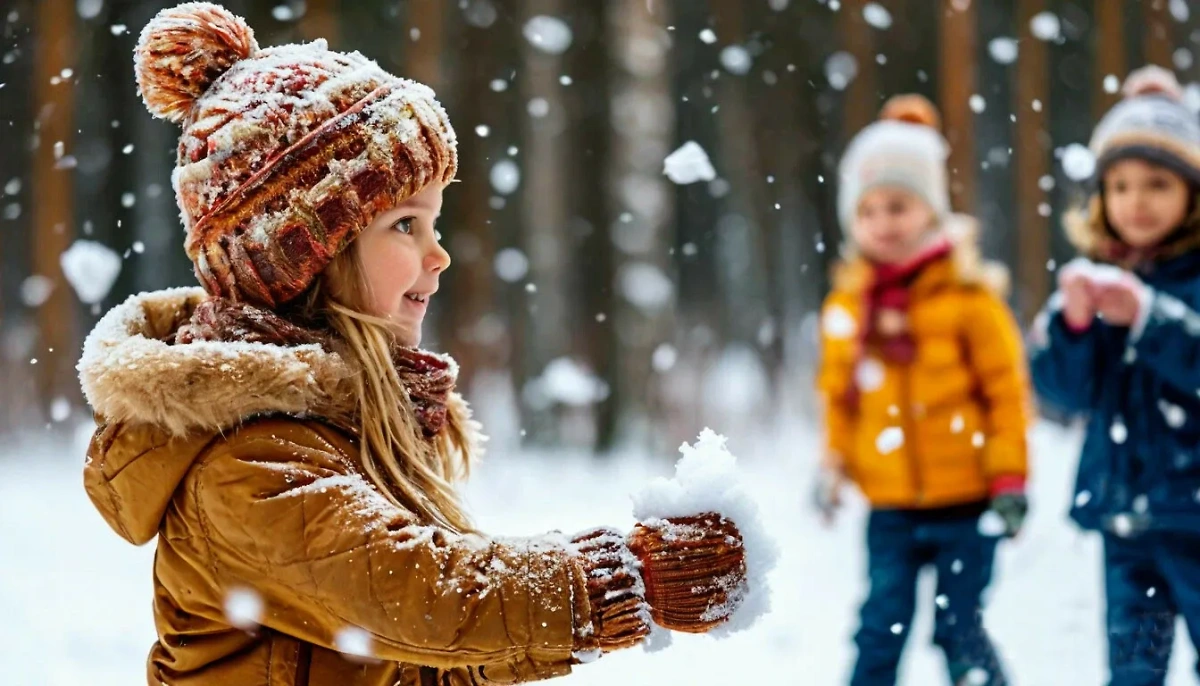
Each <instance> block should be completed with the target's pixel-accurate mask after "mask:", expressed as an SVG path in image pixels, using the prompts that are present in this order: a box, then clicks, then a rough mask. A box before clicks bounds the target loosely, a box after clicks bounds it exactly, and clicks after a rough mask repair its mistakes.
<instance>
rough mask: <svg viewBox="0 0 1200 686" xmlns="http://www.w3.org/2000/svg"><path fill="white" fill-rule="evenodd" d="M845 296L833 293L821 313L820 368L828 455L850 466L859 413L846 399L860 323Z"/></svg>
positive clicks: (851, 381)
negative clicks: (857, 414)
mask: <svg viewBox="0 0 1200 686" xmlns="http://www.w3.org/2000/svg"><path fill="white" fill-rule="evenodd" d="M846 300H847V299H846V298H844V297H843V296H841V294H836V293H835V294H833V295H831V296H830V297H829V299H828V300H827V301H826V302H825V306H824V308H823V309H822V312H821V361H820V367H819V368H818V370H817V392H818V394H819V396H820V400H821V404H822V410H823V413H824V414H823V418H824V428H825V448H826V450H827V454H828V458H829V459H831V460H833V461H834V462H840V464H836V465H831V466H837V467H845V468H850V467H851V466H852V463H853V461H854V439H855V426H856V424H857V418H856V412H855V410H854V408H853V407H851V406H850V404H849V403H848V402H847V400H846V399H847V397H848V396H849V395H850V390H851V388H852V386H853V384H854V361H855V349H856V346H857V345H858V331H857V329H858V325H857V323H856V322H855V319H854V315H853V313H852V310H851V309H850V308H849V307H848V302H846Z"/></svg>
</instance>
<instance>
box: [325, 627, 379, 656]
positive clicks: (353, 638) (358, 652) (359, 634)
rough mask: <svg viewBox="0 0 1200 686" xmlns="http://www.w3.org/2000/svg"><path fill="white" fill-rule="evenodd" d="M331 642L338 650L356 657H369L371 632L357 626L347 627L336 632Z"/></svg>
mask: <svg viewBox="0 0 1200 686" xmlns="http://www.w3.org/2000/svg"><path fill="white" fill-rule="evenodd" d="M333 644H334V646H335V647H336V648H337V649H338V652H340V653H343V654H345V655H353V656H356V657H371V634H369V633H367V632H366V631H364V630H362V629H359V628H358V627H353V626H352V627H348V628H345V629H342V630H341V631H339V632H337V635H335V636H334V637H333Z"/></svg>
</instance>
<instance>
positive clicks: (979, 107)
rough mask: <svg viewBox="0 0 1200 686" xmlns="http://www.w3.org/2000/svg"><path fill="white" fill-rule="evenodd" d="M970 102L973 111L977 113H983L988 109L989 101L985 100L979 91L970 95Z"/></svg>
mask: <svg viewBox="0 0 1200 686" xmlns="http://www.w3.org/2000/svg"><path fill="white" fill-rule="evenodd" d="M968 104H969V105H970V106H971V111H972V112H974V113H975V114H981V113H982V112H983V111H984V110H986V109H987V101H986V100H984V99H983V96H982V95H979V94H978V93H976V94H975V95H972V96H971V97H970V99H969V100H968Z"/></svg>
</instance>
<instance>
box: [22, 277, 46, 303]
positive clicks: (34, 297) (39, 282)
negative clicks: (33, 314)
mask: <svg viewBox="0 0 1200 686" xmlns="http://www.w3.org/2000/svg"><path fill="white" fill-rule="evenodd" d="M53 291H54V282H53V281H51V280H50V279H48V278H46V277H45V276H42V275H41V274H34V275H33V276H30V277H27V278H26V279H25V280H24V281H22V282H21V302H22V303H24V304H25V306H26V307H38V306H40V305H41V304H42V303H44V302H46V301H47V300H49V299H50V293H52V292H53Z"/></svg>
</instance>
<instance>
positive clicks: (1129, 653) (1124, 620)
mask: <svg viewBox="0 0 1200 686" xmlns="http://www.w3.org/2000/svg"><path fill="white" fill-rule="evenodd" d="M1104 586H1105V595H1106V596H1107V601H1108V612H1107V615H1108V616H1107V623H1108V665H1109V671H1110V673H1111V678H1112V681H1110V682H1109V684H1110V686H1162V684H1163V683H1164V682H1165V680H1166V677H1167V666H1168V663H1169V662H1170V659H1171V647H1172V645H1173V644H1174V642H1175V618H1176V616H1178V615H1182V616H1183V619H1184V621H1185V622H1187V627H1188V633H1189V634H1191V636H1192V641H1193V642H1196V641H1197V640H1200V533H1184V532H1172V531H1149V532H1146V533H1144V534H1141V535H1140V536H1137V537H1136V538H1130V539H1126V538H1120V537H1117V536H1114V535H1112V534H1105V536H1104ZM1197 673H1198V674H1200V665H1198V666H1197Z"/></svg>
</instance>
